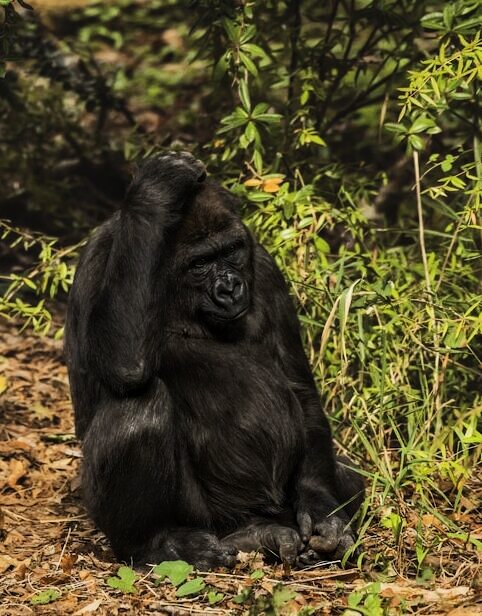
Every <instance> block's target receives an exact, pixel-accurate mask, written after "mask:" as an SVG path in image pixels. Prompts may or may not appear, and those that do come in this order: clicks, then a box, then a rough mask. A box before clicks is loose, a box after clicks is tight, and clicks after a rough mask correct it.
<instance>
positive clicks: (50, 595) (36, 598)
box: [30, 588, 62, 605]
mask: <svg viewBox="0 0 482 616" xmlns="http://www.w3.org/2000/svg"><path fill="white" fill-rule="evenodd" d="M61 596H62V593H61V592H60V590H57V589H56V588H47V589H46V590H39V592H36V593H35V594H34V595H33V597H31V599H30V603H31V604H32V605H46V604H47V603H53V602H54V601H57V599H60V597H61Z"/></svg>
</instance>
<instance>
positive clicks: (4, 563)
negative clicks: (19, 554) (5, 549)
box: [0, 554, 19, 573]
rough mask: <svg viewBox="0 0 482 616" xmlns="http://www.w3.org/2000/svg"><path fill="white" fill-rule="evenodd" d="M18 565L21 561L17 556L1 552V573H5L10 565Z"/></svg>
mask: <svg viewBox="0 0 482 616" xmlns="http://www.w3.org/2000/svg"><path fill="white" fill-rule="evenodd" d="M18 565H19V562H18V560H16V559H15V558H12V557H11V556H8V555H7V554H0V573H5V571H6V570H7V569H9V568H10V567H17V566H18Z"/></svg>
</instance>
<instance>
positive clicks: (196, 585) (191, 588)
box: [176, 577, 206, 597]
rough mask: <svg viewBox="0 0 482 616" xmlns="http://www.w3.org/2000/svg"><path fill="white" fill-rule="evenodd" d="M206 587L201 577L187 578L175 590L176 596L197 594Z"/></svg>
mask: <svg viewBox="0 0 482 616" xmlns="http://www.w3.org/2000/svg"><path fill="white" fill-rule="evenodd" d="M205 587H206V582H205V581H204V580H203V579H202V578H199V577H197V578H194V579H193V580H189V582H186V583H185V584H183V585H182V586H179V588H178V589H177V590H176V597H187V596H188V595H198V594H199V593H200V592H201V591H203V590H204V588H205Z"/></svg>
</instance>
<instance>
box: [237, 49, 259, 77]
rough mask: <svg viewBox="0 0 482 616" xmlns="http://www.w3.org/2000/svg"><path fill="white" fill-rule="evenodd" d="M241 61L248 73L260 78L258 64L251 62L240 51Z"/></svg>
mask: <svg viewBox="0 0 482 616" xmlns="http://www.w3.org/2000/svg"><path fill="white" fill-rule="evenodd" d="M239 59H240V60H241V62H242V63H243V64H244V66H245V67H246V69H247V70H248V73H251V75H253V77H257V76H258V69H257V68H256V64H255V63H254V62H253V61H252V60H251V58H250V57H249V56H247V55H246V54H245V53H243V52H242V51H240V52H239Z"/></svg>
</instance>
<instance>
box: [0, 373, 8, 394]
mask: <svg viewBox="0 0 482 616" xmlns="http://www.w3.org/2000/svg"><path fill="white" fill-rule="evenodd" d="M7 388H8V381H7V377H6V376H0V394H3V392H4V391H6V390H7Z"/></svg>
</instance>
